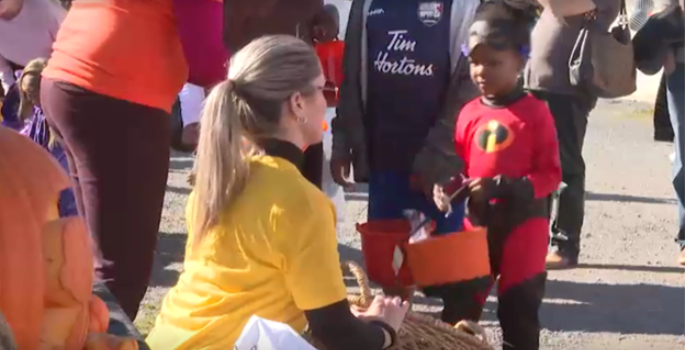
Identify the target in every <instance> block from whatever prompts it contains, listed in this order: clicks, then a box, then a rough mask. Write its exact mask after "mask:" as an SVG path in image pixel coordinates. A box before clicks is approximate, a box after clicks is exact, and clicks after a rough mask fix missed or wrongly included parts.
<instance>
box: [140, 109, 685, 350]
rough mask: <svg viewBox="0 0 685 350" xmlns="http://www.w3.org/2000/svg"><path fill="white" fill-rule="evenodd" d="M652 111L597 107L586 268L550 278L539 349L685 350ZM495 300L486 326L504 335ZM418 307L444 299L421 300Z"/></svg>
mask: <svg viewBox="0 0 685 350" xmlns="http://www.w3.org/2000/svg"><path fill="white" fill-rule="evenodd" d="M651 135H652V127H651V108H650V107H649V105H646V104H640V103H635V102H626V101H621V102H607V101H603V102H600V104H599V105H598V107H597V109H596V110H595V111H594V112H593V113H592V116H591V118H590V125H589V130H588V135H587V140H586V148H585V154H586V160H587V168H588V176H587V177H588V181H587V191H588V193H587V205H586V211H587V216H586V224H585V230H584V234H583V244H582V245H583V251H582V256H581V266H580V267H579V268H578V269H575V270H570V271H555V272H551V273H550V281H549V283H548V288H547V295H546V298H545V302H544V306H543V308H542V311H541V313H542V320H543V326H544V332H543V336H542V342H543V346H542V349H559V350H561V349H564V350H595V349H597V350H599V349H611V350H614V349H625V350H632V349H636V350H637V349H660V350H671V349H685V275H683V272H685V270H684V269H681V268H679V267H677V266H676V265H675V258H676V255H677V253H678V252H677V247H676V245H675V243H674V242H673V238H674V234H675V230H676V206H675V204H674V203H675V202H674V195H673V192H672V187H671V185H670V161H669V159H668V155H669V154H670V153H671V151H672V145H670V144H663V143H655V142H653V141H652V138H651ZM191 165H192V159H191V158H189V157H188V156H185V155H180V154H176V155H174V156H173V157H172V164H171V170H170V176H169V183H168V190H167V197H166V203H165V211H164V217H163V222H162V226H161V232H162V234H161V236H160V243H159V248H158V252H157V264H156V268H155V272H154V277H153V281H152V284H151V288H150V290H149V292H148V294H147V296H146V299H145V306H143V307H142V311H141V315H140V316H139V318H138V320H137V325H138V326H139V327H141V328H143V331H145V330H147V329H148V328H149V326H150V325H151V323H152V322H153V320H154V315H155V314H156V312H157V310H158V307H159V303H160V302H161V298H162V297H163V295H164V294H165V293H166V291H167V290H168V288H169V287H170V286H172V285H173V284H174V283H175V282H176V279H177V278H178V273H179V271H180V269H181V268H182V259H183V249H184V247H185V232H186V230H185V224H184V219H183V216H184V210H183V209H184V205H185V200H186V197H187V194H188V193H189V191H190V190H189V188H188V186H187V185H186V184H185V178H186V174H187V171H188V169H189V168H190V167H191ZM365 201H366V193H365V191H364V188H363V187H362V186H360V187H359V188H357V189H356V190H355V191H352V192H350V193H347V206H346V216H345V222H344V223H343V225H342V227H340V229H339V233H338V237H339V242H340V252H341V255H342V257H343V258H344V259H354V260H359V259H360V256H361V254H360V252H359V238H358V235H357V234H356V233H355V231H354V223H356V222H361V221H364V218H365V213H366V206H365V205H366V204H365ZM495 307H496V299H495V298H492V297H491V298H490V299H489V302H488V305H487V312H486V314H485V317H484V321H483V324H484V325H485V326H486V328H487V330H488V332H489V334H490V338H491V340H492V341H493V343H495V344H498V342H499V338H500V332H499V330H498V327H497V322H496V315H495V313H494V311H495ZM415 310H416V311H420V312H427V313H435V312H438V311H439V310H440V306H439V302H438V301H436V300H426V299H425V298H419V303H417V305H415Z"/></svg>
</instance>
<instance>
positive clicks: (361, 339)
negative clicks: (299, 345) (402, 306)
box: [305, 300, 385, 350]
mask: <svg viewBox="0 0 685 350" xmlns="http://www.w3.org/2000/svg"><path fill="white" fill-rule="evenodd" d="M305 316H306V317H307V321H308V322H309V328H310V330H311V332H312V335H314V337H316V339H318V340H319V341H321V342H322V343H323V344H324V345H325V346H326V347H327V348H329V349H336V350H362V349H364V350H380V349H381V348H382V347H383V343H384V342H385V335H384V334H383V330H382V329H381V328H380V327H378V326H375V325H372V324H368V323H365V322H363V321H361V320H359V319H358V318H356V317H355V316H354V315H352V312H350V304H349V303H348V302H347V300H343V301H340V302H338V303H335V304H332V305H328V306H326V307H323V308H320V309H317V310H311V311H305Z"/></svg>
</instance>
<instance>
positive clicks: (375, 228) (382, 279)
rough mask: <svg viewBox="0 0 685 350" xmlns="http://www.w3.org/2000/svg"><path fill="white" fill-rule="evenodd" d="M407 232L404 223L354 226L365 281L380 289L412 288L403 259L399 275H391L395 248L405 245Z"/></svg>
mask: <svg viewBox="0 0 685 350" xmlns="http://www.w3.org/2000/svg"><path fill="white" fill-rule="evenodd" d="M410 229H411V227H410V224H409V221H407V220H404V219H399V220H374V221H370V222H366V223H363V224H357V231H358V232H359V233H360V234H361V239H362V253H363V254H364V261H365V263H366V270H367V274H368V276H369V280H371V281H373V282H375V283H378V284H380V285H381V286H383V287H409V286H413V285H414V281H413V279H412V276H411V272H410V271H409V268H408V266H407V259H404V262H403V263H402V266H401V268H400V270H399V274H397V275H395V270H394V269H393V256H394V253H395V248H396V247H398V246H399V247H402V246H404V244H406V243H407V242H408V240H409V230H410Z"/></svg>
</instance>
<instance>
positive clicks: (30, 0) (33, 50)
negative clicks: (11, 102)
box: [0, 0, 67, 93]
mask: <svg viewBox="0 0 685 350" xmlns="http://www.w3.org/2000/svg"><path fill="white" fill-rule="evenodd" d="M66 13H67V11H66V10H65V9H64V8H62V7H61V6H60V5H59V3H57V2H55V1H53V0H2V1H0V85H1V86H2V90H3V91H4V92H5V93H8V92H9V89H10V87H11V86H12V85H13V84H14V83H15V82H16V75H15V71H17V70H19V69H21V68H23V67H24V66H25V65H26V64H27V63H29V61H31V60H32V59H34V58H38V57H49V56H50V52H52V43H53V42H54V40H55V37H56V36H57V31H58V30H59V27H60V24H61V23H62V20H64V17H65V16H66Z"/></svg>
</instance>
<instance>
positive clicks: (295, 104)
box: [288, 92, 305, 119]
mask: <svg viewBox="0 0 685 350" xmlns="http://www.w3.org/2000/svg"><path fill="white" fill-rule="evenodd" d="M304 103H305V101H304V97H303V96H302V94H301V93H299V92H296V93H294V94H292V95H291V96H290V98H289V99H288V108H290V112H291V114H292V115H293V116H295V117H297V118H298V119H299V118H301V117H304Z"/></svg>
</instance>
